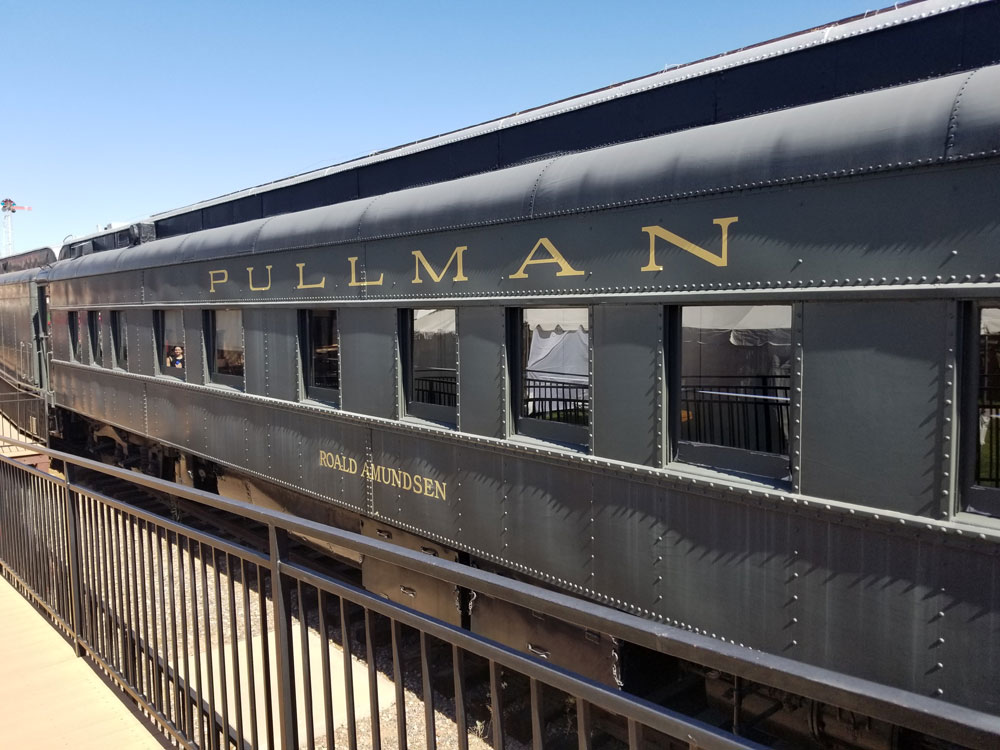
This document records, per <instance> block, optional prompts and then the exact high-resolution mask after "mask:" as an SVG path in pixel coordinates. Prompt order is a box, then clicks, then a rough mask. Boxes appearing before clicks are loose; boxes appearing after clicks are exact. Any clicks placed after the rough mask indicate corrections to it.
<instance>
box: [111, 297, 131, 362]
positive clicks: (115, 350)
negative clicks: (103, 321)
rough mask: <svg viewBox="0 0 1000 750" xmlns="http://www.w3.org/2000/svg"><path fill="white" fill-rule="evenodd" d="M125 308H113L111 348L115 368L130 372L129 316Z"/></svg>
mask: <svg viewBox="0 0 1000 750" xmlns="http://www.w3.org/2000/svg"><path fill="white" fill-rule="evenodd" d="M125 313H126V311H125V310H111V311H110V313H109V315H110V323H111V350H112V356H113V358H114V365H113V366H114V369H116V370H124V371H125V372H128V318H127V316H126V314H125Z"/></svg>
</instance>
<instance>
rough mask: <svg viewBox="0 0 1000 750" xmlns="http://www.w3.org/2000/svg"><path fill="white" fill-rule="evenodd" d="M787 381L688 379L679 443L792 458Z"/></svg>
mask: <svg viewBox="0 0 1000 750" xmlns="http://www.w3.org/2000/svg"><path fill="white" fill-rule="evenodd" d="M789 405H790V399H789V378H788V377H787V376H778V375H760V376H755V377H738V376H732V377H726V376H713V377H702V376H685V377H683V378H682V380H681V439H682V440H689V441H691V442H695V443H710V444H712V445H723V446H728V447H730V448H742V449H744V450H751V451H762V452H764V453H777V454H781V455H787V454H788V414H789Z"/></svg>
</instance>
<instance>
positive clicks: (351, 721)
mask: <svg viewBox="0 0 1000 750" xmlns="http://www.w3.org/2000/svg"><path fill="white" fill-rule="evenodd" d="M349 630H350V628H349V626H348V623H347V608H346V602H345V601H344V597H340V640H341V644H340V645H341V649H342V651H343V652H344V698H345V706H346V709H347V746H348V748H349V750H358V721H357V716H356V715H355V706H354V665H353V664H352V663H351V634H350V632H349Z"/></svg>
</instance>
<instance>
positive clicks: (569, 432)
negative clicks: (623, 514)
mask: <svg viewBox="0 0 1000 750" xmlns="http://www.w3.org/2000/svg"><path fill="white" fill-rule="evenodd" d="M546 308H549V309H557V308H579V309H583V310H586V311H587V348H588V354H587V359H588V368H587V369H588V378H587V423H586V424H582V425H581V424H570V423H568V422H558V421H555V420H549V419H539V418H538V417H529V416H527V415H526V414H525V413H524V411H525V408H524V406H525V402H524V391H525V383H524V381H525V377H526V369H527V355H528V353H527V352H526V351H525V342H524V312H525V310H543V309H546ZM593 331H594V307H593V305H531V306H526V307H512V308H508V309H507V351H508V354H509V360H508V370H509V372H510V404H511V412H512V415H513V420H512V421H513V425H514V432H515V433H516V434H518V435H523V436H525V437H530V438H535V439H536V440H544V441H545V442H548V443H556V444H558V445H561V446H563V447H565V448H570V449H572V450H575V451H583V452H586V453H590V452H591V451H592V450H593V445H592V441H591V427H592V425H593V419H594V368H593V361H594V335H593Z"/></svg>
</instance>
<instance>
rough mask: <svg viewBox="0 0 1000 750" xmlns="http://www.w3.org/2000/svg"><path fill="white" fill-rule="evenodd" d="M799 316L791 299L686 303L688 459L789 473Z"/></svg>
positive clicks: (683, 348) (682, 411) (683, 445)
mask: <svg viewBox="0 0 1000 750" xmlns="http://www.w3.org/2000/svg"><path fill="white" fill-rule="evenodd" d="M791 320H792V309H791V307H790V306H788V305H751V306H722V305H719V306H691V307H684V308H682V311H681V337H680V338H681V340H680V359H681V367H680V399H679V420H678V421H679V435H678V437H679V441H680V443H679V446H678V457H679V458H680V459H681V460H686V461H689V462H691V463H699V464H705V465H708V466H711V467H713V468H719V469H723V470H736V471H745V472H746V473H749V474H763V475H766V476H771V477H775V478H781V477H784V476H785V475H787V474H788V435H789V429H788V425H789V409H790V404H791V398H790V395H791V393H790V392H791V388H790V384H791V350H792V346H791V343H792V342H791V334H792V329H791ZM698 446H714V447H717V448H722V449H724V450H721V451H720V450H703V449H700V448H698ZM762 454H763V455H762ZM768 455H770V456H771V457H772V458H768V457H767V456H768ZM774 457H777V458H778V460H774Z"/></svg>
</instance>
